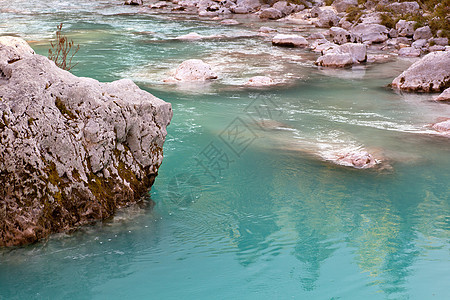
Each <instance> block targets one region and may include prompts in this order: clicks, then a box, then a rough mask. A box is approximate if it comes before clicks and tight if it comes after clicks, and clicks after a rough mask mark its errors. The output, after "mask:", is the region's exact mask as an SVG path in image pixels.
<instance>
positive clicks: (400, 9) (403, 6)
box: [386, 2, 420, 14]
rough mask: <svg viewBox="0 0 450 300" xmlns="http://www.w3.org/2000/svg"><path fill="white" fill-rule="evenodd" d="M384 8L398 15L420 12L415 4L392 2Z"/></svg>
mask: <svg viewBox="0 0 450 300" xmlns="http://www.w3.org/2000/svg"><path fill="white" fill-rule="evenodd" d="M386 7H387V8H389V9H391V10H392V11H395V12H396V13H399V14H416V13H418V12H419V10H420V6H419V4H418V3H417V2H394V3H391V4H388V5H387V6H386Z"/></svg>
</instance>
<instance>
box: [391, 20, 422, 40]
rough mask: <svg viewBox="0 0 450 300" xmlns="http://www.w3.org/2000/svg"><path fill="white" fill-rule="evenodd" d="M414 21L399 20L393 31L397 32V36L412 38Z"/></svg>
mask: <svg viewBox="0 0 450 300" xmlns="http://www.w3.org/2000/svg"><path fill="white" fill-rule="evenodd" d="M416 23H417V22H416V21H406V20H399V21H398V22H397V24H395V29H397V31H398V35H399V36H406V37H412V36H413V35H414V26H415V25H416Z"/></svg>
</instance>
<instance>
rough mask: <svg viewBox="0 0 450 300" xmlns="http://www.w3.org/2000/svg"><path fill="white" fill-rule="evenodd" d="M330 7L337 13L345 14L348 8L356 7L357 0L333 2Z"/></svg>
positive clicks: (337, 0)
mask: <svg viewBox="0 0 450 300" xmlns="http://www.w3.org/2000/svg"><path fill="white" fill-rule="evenodd" d="M332 6H333V7H334V8H335V9H336V11H337V12H345V11H346V10H347V9H348V8H349V7H355V6H358V0H334V1H333V4H332Z"/></svg>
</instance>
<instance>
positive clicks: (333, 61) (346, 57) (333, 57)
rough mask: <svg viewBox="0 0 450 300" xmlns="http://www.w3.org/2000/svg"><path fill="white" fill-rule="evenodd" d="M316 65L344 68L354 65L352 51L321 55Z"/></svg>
mask: <svg viewBox="0 0 450 300" xmlns="http://www.w3.org/2000/svg"><path fill="white" fill-rule="evenodd" d="M316 65H318V66H324V67H333V68H344V67H348V66H351V65H353V58H352V56H351V54H350V53H339V52H330V53H327V54H325V55H322V56H321V57H319V58H318V59H317V61H316Z"/></svg>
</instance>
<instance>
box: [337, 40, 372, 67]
mask: <svg viewBox="0 0 450 300" xmlns="http://www.w3.org/2000/svg"><path fill="white" fill-rule="evenodd" d="M338 49H339V51H340V52H341V53H349V54H350V55H351V56H352V59H353V62H354V63H361V62H365V61H366V60H367V45H365V44H358V43H346V44H344V45H341V46H339V48H338Z"/></svg>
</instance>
